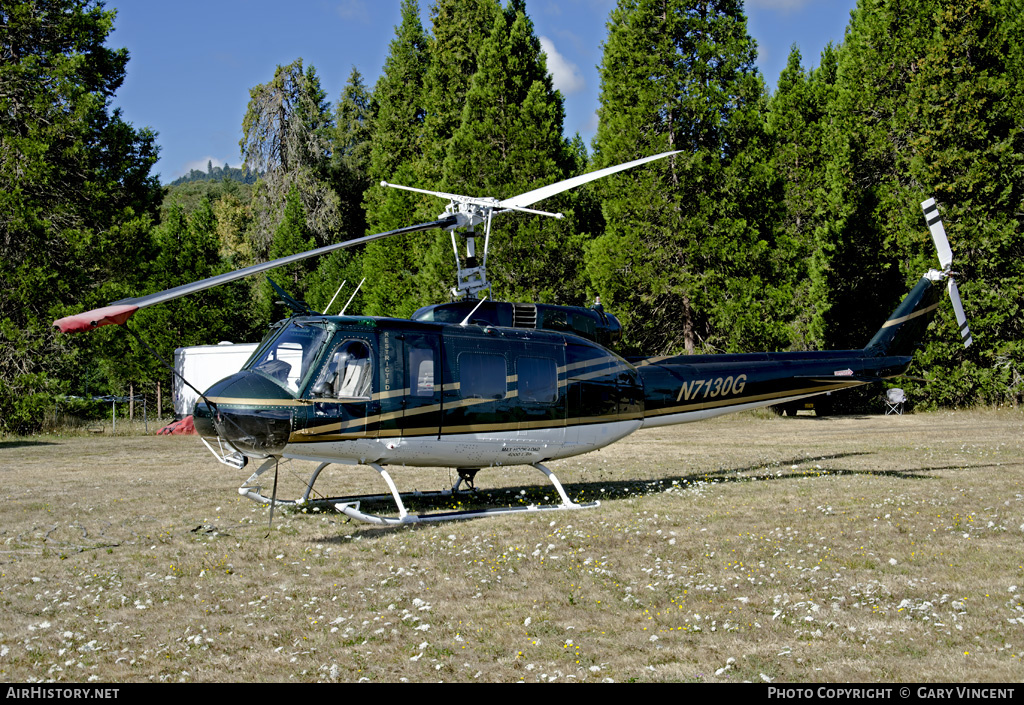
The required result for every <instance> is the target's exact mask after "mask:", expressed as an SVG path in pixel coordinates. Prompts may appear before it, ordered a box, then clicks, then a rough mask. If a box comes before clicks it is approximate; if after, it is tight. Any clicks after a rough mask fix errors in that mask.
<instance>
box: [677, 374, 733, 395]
mask: <svg viewBox="0 0 1024 705" xmlns="http://www.w3.org/2000/svg"><path fill="white" fill-rule="evenodd" d="M746 386H747V376H746V375H736V376H735V377H715V378H714V379H695V380H693V381H692V382H688V383H687V382H684V383H683V386H682V387H681V388H680V389H679V395H678V396H677V397H676V401H689V400H691V399H713V398H714V397H720V396H721V397H724V396H728V395H730V394H742V393H743V388H744V387H746Z"/></svg>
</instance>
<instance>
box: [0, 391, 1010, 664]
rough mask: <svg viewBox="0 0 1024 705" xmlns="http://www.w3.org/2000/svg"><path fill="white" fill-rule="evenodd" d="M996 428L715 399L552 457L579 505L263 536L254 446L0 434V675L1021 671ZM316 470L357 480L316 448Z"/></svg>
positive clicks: (360, 473)
mask: <svg viewBox="0 0 1024 705" xmlns="http://www.w3.org/2000/svg"><path fill="white" fill-rule="evenodd" d="M1022 430H1024V414H1022V413H1021V412H1020V411H976V412H956V413H952V412H944V413H931V414H916V415H912V416H903V417H894V416H888V417H842V418H821V419H819V418H813V417H803V416H799V417H796V418H775V417H769V416H767V415H739V416H732V417H725V418H722V419H718V420H714V421H710V422H705V423H700V424H692V425H688V426H680V427H675V428H667V429H653V430H649V431H644V432H640V433H637V434H635V435H634V436H632V437H631V438H629V439H626V440H625V441H622V442H620V443H618V444H616V445H613V446H611V447H610V448H607V449H605V450H604V451H601V452H598V453H592V454H590V455H586V456H582V457H579V458H574V459H570V460H565V461H561V462H555V463H551V467H552V469H553V470H555V471H556V472H557V473H558V475H559V477H560V478H561V479H562V480H563V482H564V483H565V484H566V487H567V490H568V491H569V493H570V495H572V496H573V497H577V498H581V499H585V500H590V499H600V500H601V502H602V504H601V507H599V508H597V509H588V510H582V511H576V512H560V513H553V514H552V513H531V514H519V515H512V516H501V517H495V518H488V519H481V520H474V521H467V522H454V523H447V524H441V525H425V526H417V527H404V528H397V529H395V528H375V527H370V526H367V525H356V524H352V523H346V521H344V520H343V519H344V517H339V515H335V514H329V515H325V514H308V515H304V514H301V513H282V512H280V511H279V512H278V513H277V514H276V515H275V517H274V525H273V529H272V531H270V536H269V538H265V536H266V535H267V533H268V530H267V522H268V510H267V508H266V507H260V506H258V505H255V504H253V503H252V502H250V501H248V500H245V499H242V498H240V497H239V496H238V494H237V492H236V488H237V487H238V485H239V484H240V483H241V482H242V480H244V479H245V477H246V476H247V475H248V474H249V472H250V471H251V468H247V469H246V470H243V471H231V470H230V469H228V468H227V467H226V466H222V465H220V464H218V463H217V462H216V461H215V460H214V459H213V457H212V456H211V455H210V454H209V453H208V452H207V451H206V450H205V448H203V447H202V445H201V444H200V443H199V441H198V440H196V439H195V438H187V437H155V436H149V437H146V436H124V437H118V438H110V437H106V436H89V437H85V436H83V437H70V438H66V437H65V438H62V437H56V436H49V437H48V436H38V437H32V438H23V439H20V438H5V439H0V481H2V489H0V493H2V498H3V502H4V505H3V513H2V517H3V520H2V522H0V681H6V682H23V681H40V680H43V681H45V680H55V681H73V682H85V681H89V680H95V681H100V682H130V681H164V680H166V681H289V680H296V681H358V680H362V679H367V680H370V681H396V680H403V679H407V680H409V681H473V680H480V681H504V682H509V681H519V680H526V681H531V682H532V681H557V682H565V681H604V680H611V681H617V682H621V681H630V680H636V681H733V682H735V681H755V682H763V681H768V680H770V681H771V682H773V683H780V682H812V681H820V682H844V683H850V682H873V681H887V682H891V681H908V682H918V681H943V682H949V681H953V682H983V681H994V682H1011V681H1012V682H1018V681H1020V680H1021V679H1022V677H1024V664H1022V659H1024V599H1022V595H1024V550H1022V546H1024V447H1022ZM312 467H313V466H312V464H306V463H294V464H292V466H291V467H289V468H287V471H285V469H283V470H282V474H281V484H280V487H279V490H278V494H279V496H287V497H296V496H298V494H299V493H300V489H301V486H302V482H303V478H302V477H301V476H302V475H305V474H308V472H309V471H310V470H311V469H312ZM392 474H393V476H394V477H395V479H396V482H397V483H398V485H399V487H401V488H403V489H412V488H414V487H415V488H418V489H440V488H442V487H444V486H446V485H449V484H450V476H451V475H452V474H453V473H451V472H450V471H449V470H447V469H411V468H409V469H405V468H393V469H392ZM543 482H544V478H543V477H542V476H541V475H540V474H539V473H537V472H536V471H535V470H533V469H531V468H497V469H491V470H486V471H483V472H481V474H480V476H479V477H478V478H477V485H478V486H480V487H481V488H484V487H486V488H488V489H490V490H491V493H490V494H491V496H492V499H494V500H502V501H512V502H515V501H519V500H520V499H525V500H527V501H538V500H539V501H543V497H544V496H545V495H547V496H549V497H550V499H551V501H553V500H554V493H553V491H552V490H551V488H550V486H549V485H544V484H542V483H543ZM268 489H269V488H268ZM317 489H319V490H321V491H329V492H331V493H333V494H338V493H346V492H353V491H356V492H368V491H379V490H380V489H382V485H381V484H380V481H379V479H378V478H377V476H376V474H375V473H373V472H372V471H371V470H370V469H368V468H364V467H360V468H343V467H340V466H335V467H334V468H332V469H328V470H327V471H326V472H325V474H324V475H323V476H322V479H321V481H320V483H319V484H318V485H317ZM522 492H526V494H525V495H523V494H521V493H522Z"/></svg>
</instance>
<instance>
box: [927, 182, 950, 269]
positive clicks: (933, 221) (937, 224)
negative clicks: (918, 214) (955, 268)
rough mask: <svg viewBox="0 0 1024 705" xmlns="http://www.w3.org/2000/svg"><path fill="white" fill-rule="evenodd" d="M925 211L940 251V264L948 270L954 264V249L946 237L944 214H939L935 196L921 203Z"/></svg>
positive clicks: (929, 228)
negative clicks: (943, 222) (943, 223)
mask: <svg viewBox="0 0 1024 705" xmlns="http://www.w3.org/2000/svg"><path fill="white" fill-rule="evenodd" d="M921 210H923V211H924V219H925V220H926V221H927V222H928V230H929V231H931V234H932V242H934V243H935V249H936V250H938V253H939V265H940V266H941V267H942V269H943V270H948V269H949V266H950V265H951V264H953V250H952V249H951V248H950V246H949V239H948V238H947V237H946V229H945V228H944V227H943V226H942V216H941V215H939V206H938V205H937V204H936V203H935V199H934V198H929V199H928V200H927V201H925V202H924V203H922V204H921Z"/></svg>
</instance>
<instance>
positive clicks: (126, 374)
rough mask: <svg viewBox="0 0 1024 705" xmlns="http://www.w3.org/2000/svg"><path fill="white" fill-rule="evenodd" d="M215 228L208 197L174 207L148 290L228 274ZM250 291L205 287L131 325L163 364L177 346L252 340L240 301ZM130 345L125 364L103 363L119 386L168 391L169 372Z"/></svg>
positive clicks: (161, 232) (158, 235)
mask: <svg viewBox="0 0 1024 705" xmlns="http://www.w3.org/2000/svg"><path fill="white" fill-rule="evenodd" d="M217 226H218V223H217V218H216V216H215V214H214V206H213V204H212V203H211V202H210V200H209V199H208V198H204V199H203V200H202V202H201V203H200V204H199V206H198V207H197V208H195V209H194V210H192V211H191V212H190V213H186V212H185V211H184V209H182V208H181V207H180V206H177V205H173V206H171V207H170V208H169V210H168V213H167V217H166V218H165V219H164V221H163V222H162V223H161V224H160V225H159V226H157V227H156V228H154V231H153V233H154V241H155V243H156V245H157V248H158V250H157V255H156V257H155V258H154V261H153V263H152V267H151V274H150V279H149V282H148V284H147V285H146V289H147V290H148V291H163V290H166V289H171V288H173V287H176V286H181V285H183V284H189V283H191V282H195V281H198V280H200V279H206V278H207V277H212V276H215V275H217V274H221V273H223V272H225V271H227V266H226V263H225V261H224V260H223V259H222V257H221V255H220V246H221V243H220V238H219V237H218V234H217ZM248 289H249V287H248V286H247V285H246V284H245V283H243V282H233V283H231V284H228V285H225V286H220V287H215V288H213V289H207V290H205V291H201V292H198V293H195V294H192V295H190V296H186V297H183V298H180V299H176V300H174V301H169V302H167V303H164V304H161V305H160V306H154V307H152V308H146V309H143V310H141V311H139V312H138V313H137V314H136V315H135V316H133V317H132V320H131V324H130V325H132V327H133V328H135V329H136V332H137V333H138V334H139V337H141V338H142V339H143V340H144V341H146V345H147V346H149V347H151V348H152V349H153V350H156V351H157V353H158V354H159V355H160V356H161V357H163V359H164V360H171V359H173V355H174V350H175V349H176V348H179V347H185V346H189V345H212V344H215V343H217V342H219V341H221V340H235V341H240V340H249V339H251V338H252V336H253V335H254V331H253V330H252V329H251V328H250V327H249V319H248V317H247V316H245V315H242V311H244V310H247V309H248V307H246V306H240V301H242V300H245V298H247V297H248ZM243 297H244V298H243ZM115 332H116V331H115ZM128 342H129V344H130V347H131V349H132V350H133V351H134V352H135V355H134V356H132V357H131V358H129V359H127V360H126V359H125V358H124V357H122V356H118V357H116V358H110V359H107V360H105V361H104V362H103V367H104V368H105V369H106V371H107V376H108V377H109V379H110V380H111V381H112V382H113V383H114V385H115V388H118V389H122V390H123V389H126V388H127V386H128V383H130V382H131V383H135V384H136V386H137V387H138V385H139V384H140V383H142V384H146V383H155V382H162V384H163V385H164V388H165V389H170V386H169V385H171V383H172V379H171V376H170V374H169V372H168V371H167V370H166V369H165V368H164V367H163V366H162V365H160V364H159V362H158V361H157V360H156V359H155V358H154V357H153V356H152V354H151V352H150V351H149V349H147V348H146V347H144V346H141V345H139V343H138V342H137V341H136V340H135V338H131V339H130V340H129V341H128Z"/></svg>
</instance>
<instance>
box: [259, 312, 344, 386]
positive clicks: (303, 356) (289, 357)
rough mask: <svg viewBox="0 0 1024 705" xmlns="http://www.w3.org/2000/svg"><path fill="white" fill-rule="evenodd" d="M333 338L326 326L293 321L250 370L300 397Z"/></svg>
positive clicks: (261, 353)
mask: <svg viewBox="0 0 1024 705" xmlns="http://www.w3.org/2000/svg"><path fill="white" fill-rule="evenodd" d="M329 337H330V333H329V332H328V331H327V329H326V328H324V327H323V326H322V325H317V324H315V323H297V322H291V323H289V324H288V325H287V327H286V328H285V329H284V331H282V332H281V334H280V335H278V336H277V338H275V339H274V340H273V342H271V343H270V345H269V346H268V347H266V348H264V349H263V350H261V351H260V352H259V354H258V355H257V356H256V357H255V358H253V360H251V361H250V363H249V364H248V366H247V367H246V369H249V370H255V371H256V372H260V373H262V374H264V375H266V376H267V377H269V378H270V379H272V380H274V381H275V382H277V383H278V384H279V385H281V386H282V387H284V388H285V389H287V390H288V391H289V392H291V393H292V394H298V392H299V386H300V385H301V384H302V382H303V380H304V379H305V378H306V374H307V373H308V372H309V368H310V365H312V364H313V361H314V360H315V359H316V356H317V353H319V352H320V348H321V347H323V345H324V343H325V342H326V341H327V340H328V338H329Z"/></svg>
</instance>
